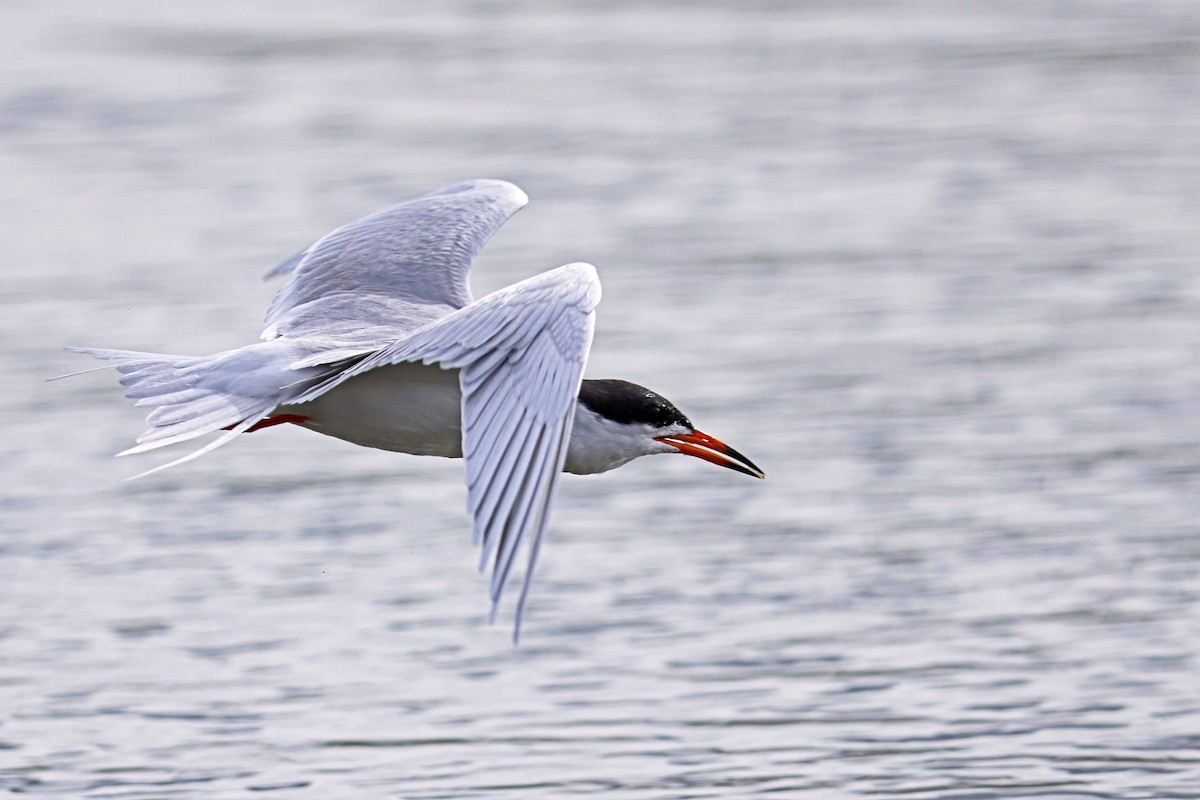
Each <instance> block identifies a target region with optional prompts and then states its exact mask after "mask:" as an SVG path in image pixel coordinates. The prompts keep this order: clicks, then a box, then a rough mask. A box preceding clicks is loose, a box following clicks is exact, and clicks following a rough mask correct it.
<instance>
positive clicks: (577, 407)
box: [68, 180, 764, 640]
mask: <svg viewBox="0 0 1200 800" xmlns="http://www.w3.org/2000/svg"><path fill="white" fill-rule="evenodd" d="M527 202H528V197H527V196H526V195H525V193H524V192H523V191H521V190H520V189H519V188H517V187H516V186H514V185H513V184H511V183H507V182H505V181H500V180H474V181H468V182H466V183H459V184H456V185H453V186H448V187H446V188H443V189H439V190H437V191H435V192H432V193H430V194H427V195H424V196H423V197H419V198H417V199H415V200H410V201H408V202H406V203H401V204H400V205H397V206H394V207H392V208H389V209H387V210H385V211H381V212H379V213H377V214H374V215H372V216H369V217H365V218H363V219H360V220H358V221H356V222H351V223H350V224H348V225H345V226H343V227H341V228H338V229H337V230H335V231H333V232H332V233H330V234H329V235H327V236H325V237H324V238H322V239H320V240H319V241H317V242H316V243H315V244H313V245H311V246H309V247H308V248H307V249H305V250H303V251H302V252H300V253H298V254H297V255H295V256H293V257H292V258H290V259H288V260H287V261H284V262H283V263H282V264H280V265H279V266H278V267H276V268H275V269H274V270H272V271H271V272H270V273H268V277H271V276H287V282H286V283H285V284H284V285H283V287H282V288H281V289H280V290H279V292H278V294H277V295H276V296H275V299H274V302H272V304H271V307H270V310H269V311H268V312H267V318H266V327H265V329H264V331H263V334H262V341H261V342H257V343H255V344H249V345H246V346H245V347H240V348H238V349H236V350H229V351H226V352H222V353H216V354H215V355H207V356H199V357H192V356H173V355H159V354H154V353H141V352H132V351H125V350H101V349H95V348H68V349H70V350H73V351H75V352H80V353H85V354H87V355H91V356H94V357H96V358H99V359H105V360H110V361H113V362H115V366H116V369H117V370H118V372H120V374H121V378H120V382H121V384H122V385H123V386H124V387H125V395H126V396H127V397H129V398H132V399H134V400H135V401H136V403H135V404H136V405H138V406H148V407H151V408H152V409H153V410H152V411H151V412H150V414H149V416H148V417H147V419H146V423H147V425H148V428H147V430H146V431H145V432H144V433H143V434H142V435H141V436H140V437H138V440H137V445H136V446H134V447H131V448H130V449H128V450H125V451H124V452H123V453H120V454H119V455H127V454H131V453H140V452H144V451H147V450H152V449H154V448H157V447H162V446H164V445H170V444H176V443H179V442H184V441H188V440H191V439H195V438H197V437H199V436H203V435H205V434H211V433H220V435H219V436H218V437H217V438H215V439H214V440H213V441H211V442H209V443H208V444H207V445H205V446H204V447H202V448H200V449H199V450H197V451H195V452H192V453H190V454H189V455H187V456H184V457H183V458H180V459H178V460H176V461H172V462H171V463H169V464H165V465H163V466H162V467H158V468H157V469H155V470H150V472H155V471H157V470H158V469H165V468H166V467H170V466H174V465H176V464H179V463H182V462H184V461H187V460H190V459H192V458H195V457H196V456H199V455H201V454H203V453H206V452H208V451H210V450H212V449H214V448H216V447H219V446H220V445H223V444H225V443H227V442H229V441H230V440H231V439H233V438H235V437H237V436H239V435H240V434H243V433H248V432H251V431H256V430H259V429H262V428H266V427H269V426H273V425H278V424H283V423H290V424H292V425H297V426H300V427H302V428H308V429H310V430H313V431H316V432H318V433H323V434H325V435H327V436H333V437H336V438H338V439H344V440H346V441H349V442H353V443H355V444H359V445H363V446H365V447H374V448H380V449H383V450H393V451H398V452H402V453H412V454H415V455H428V456H445V457H450V458H460V457H463V458H465V463H466V476H465V479H466V485H467V508H468V511H469V512H470V514H471V515H472V517H473V531H472V532H473V538H474V541H475V543H476V544H479V543H481V542H482V553H481V556H480V570H481V571H483V570H485V569H486V568H487V566H488V565H489V563H490V564H491V568H492V573H491V585H490V597H491V601H492V608H491V615H492V618H493V619H494V618H495V614H496V609H497V606H498V604H499V601H500V596H501V592H502V590H503V588H504V585H505V582H506V581H507V579H508V575H509V571H510V569H511V568H512V566H513V562H514V560H515V556H516V553H517V550H518V548H519V547H521V546H522V543H525V548H526V550H527V565H526V570H525V579H524V584H523V586H522V589H521V595H520V599H519V600H518V602H517V611H516V622H515V625H514V630H513V637H514V640H515V639H516V638H517V637H518V636H519V635H520V626H521V618H522V616H523V613H524V608H525V603H526V600H527V598H528V595H529V586H530V582H531V580H532V577H533V571H534V566H535V564H536V561H537V556H538V548H539V544H540V542H541V538H542V533H543V531H544V530H545V528H546V522H547V519H548V517H549V514H550V506H551V503H552V501H553V498H554V492H555V487H556V485H557V483H558V476H559V474H560V473H562V472H563V471H566V472H571V473H576V474H591V473H599V472H606V471H608V470H610V469H614V468H616V467H619V466H621V465H622V464H626V463H628V462H629V461H632V460H633V459H635V458H638V457H639V456H645V455H652V454H655V453H683V454H685V455H689V456H695V457H697V458H701V459H703V460H705V461H708V462H710V463H713V464H717V465H720V466H722V467H728V468H729V469H732V470H736V471H737V472H741V473H744V474H746V475H751V476H754V477H758V478H762V477H764V475H763V472H762V471H761V470H760V469H759V468H758V467H757V466H755V465H754V464H753V463H752V462H751V461H750V460H749V459H748V458H746V457H745V456H743V455H742V454H741V453H739V452H737V451H736V450H734V449H733V448H731V447H729V446H728V445H726V444H724V443H722V442H721V441H719V440H717V439H715V438H713V437H712V436H709V435H708V434H705V433H702V432H701V431H698V430H696V428H695V426H693V425H692V423H691V421H690V420H689V419H688V418H687V417H686V416H684V414H683V413H682V412H681V411H679V409H677V408H676V407H675V406H674V405H673V404H672V403H671V402H669V401H668V400H667V399H666V398H664V397H662V396H660V395H658V394H655V393H654V392H652V391H650V390H649V389H646V388H644V387H642V386H638V385H636V384H633V383H629V382H627V381H621V380H586V379H584V378H583V371H584V366H585V364H586V363H587V357H588V351H589V349H590V347H591V343H592V331H593V328H594V321H595V309H596V304H597V303H598V302H599V300H600V281H599V278H598V277H597V275H596V270H595V268H594V267H592V266H591V265H590V264H585V263H573V264H567V265H565V266H561V267H558V268H557V269H553V270H550V271H549V272H544V273H542V274H540V275H535V276H534V277H532V278H528V279H527V280H523V281H521V282H519V283H516V284H513V285H512V286H509V287H507V288H504V289H501V290H499V291H497V292H495V293H493V294H490V295H488V296H486V297H484V298H481V299H479V300H473V299H472V297H471V292H470V289H469V288H468V285H467V278H468V273H469V271H470V267H471V263H472V261H473V260H474V258H475V255H476V254H477V253H478V252H479V250H480V248H482V247H483V245H484V244H485V243H486V242H487V240H488V239H489V238H491V236H492V234H493V233H495V232H496V230H497V229H498V228H499V227H500V226H501V225H502V224H504V222H505V221H506V220H507V219H508V218H509V217H510V216H512V214H514V213H515V212H516V211H517V210H518V209H520V208H521V207H523V206H524V205H525V204H526V203H527ZM76 374H78V373H76ZM143 474H148V473H143Z"/></svg>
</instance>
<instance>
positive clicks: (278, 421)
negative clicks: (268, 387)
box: [225, 414, 308, 433]
mask: <svg viewBox="0 0 1200 800" xmlns="http://www.w3.org/2000/svg"><path fill="white" fill-rule="evenodd" d="M285 422H291V423H292V424H294V425H303V424H304V423H306V422H308V417H302V416H300V415H299V414H276V415H275V416H273V417H267V418H266V419H264V420H261V421H260V422H256V423H254V424H253V425H251V426H250V427H249V428H246V433H254V431H261V430H262V429H263V428H270V427H271V426H272V425H282V424H283V423H285ZM233 427H234V426H232V425H227V426H226V427H225V430H227V431H228V430H233Z"/></svg>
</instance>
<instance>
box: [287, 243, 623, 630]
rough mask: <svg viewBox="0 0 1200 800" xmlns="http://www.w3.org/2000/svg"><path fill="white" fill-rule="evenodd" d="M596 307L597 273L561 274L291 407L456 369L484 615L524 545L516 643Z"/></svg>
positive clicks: (349, 373)
mask: <svg viewBox="0 0 1200 800" xmlns="http://www.w3.org/2000/svg"><path fill="white" fill-rule="evenodd" d="M599 301H600V280H599V278H598V277H597V276H596V270H595V268H594V267H592V266H591V265H590V264H568V265H566V266H563V267H559V268H558V269H555V270H551V271H549V272H545V273H542V274H541V275H536V276H534V277H532V278H529V279H528V280H525V281H521V282H520V283H516V284H513V285H512V286H509V287H508V288H506V289H501V290H500V291H498V292H495V293H494V294H490V295H488V296H487V297H485V298H483V299H481V300H479V301H478V302H476V303H473V304H472V305H470V306H467V307H466V308H463V309H460V310H458V311H455V312H454V313H452V314H449V315H448V316H446V317H443V318H441V319H439V320H437V321H435V322H433V323H431V324H429V325H426V326H425V327H423V328H421V329H419V330H417V331H414V332H413V333H412V334H410V335H408V336H406V337H404V338H403V339H401V340H400V341H398V342H396V343H395V344H393V345H390V346H388V347H386V348H384V349H382V350H380V351H379V352H377V353H375V354H373V355H371V356H368V357H367V358H365V359H364V360H362V361H361V362H359V363H357V364H355V365H354V366H351V367H349V368H348V369H346V370H345V371H344V372H342V373H341V374H339V375H338V376H337V377H335V378H332V379H330V380H328V381H326V382H325V383H323V384H320V385H318V386H317V387H315V388H313V389H310V390H309V391H308V392H306V393H305V394H303V395H301V396H300V397H299V398H297V399H296V400H294V401H292V402H294V403H303V402H306V401H308V400H312V399H314V398H316V397H318V396H320V395H321V394H324V393H325V392H327V391H329V390H330V389H331V388H333V387H334V386H337V385H339V384H341V383H342V382H344V381H346V380H348V379H350V378H352V377H354V376H355V375H359V374H362V373H363V372H366V371H368V370H371V369H374V368H376V367H381V366H384V365H387V364H398V363H401V362H421V363H424V364H438V365H440V366H441V367H443V368H445V369H458V370H459V383H460V385H461V387H462V421H463V455H464V457H465V459H466V483H467V506H468V510H469V511H470V513H471V515H472V516H473V517H474V528H473V533H474V539H475V541H476V542H477V543H478V542H482V543H483V552H482V554H481V557H480V569H481V570H482V569H484V568H486V566H487V564H488V562H489V561H491V563H492V578H491V592H490V594H491V598H492V615H493V617H494V616H495V613H496V606H497V604H498V603H499V601H500V595H501V592H502V591H503V588H504V584H505V581H506V580H507V578H508V574H509V571H510V569H511V568H512V565H513V560H514V556H515V554H516V551H517V548H518V546H519V545H520V544H521V542H522V541H526V540H527V541H528V542H529V545H528V553H529V555H528V565H527V567H526V570H525V582H524V586H523V587H522V590H521V598H520V600H519V602H518V604H517V618H516V628H515V630H514V633H513V635H514V638H515V637H516V636H517V635H519V633H520V625H521V616H522V614H523V611H524V608H525V601H526V598H527V596H528V592H529V585H530V581H531V579H532V577H533V568H534V565H535V563H536V562H537V555H538V547H539V544H540V542H541V537H542V531H543V530H544V529H545V527H546V520H547V517H548V516H549V513H550V505H551V501H552V499H553V495H554V489H555V486H556V485H557V484H558V476H559V474H560V473H561V472H562V468H563V462H564V460H565V459H566V454H567V445H568V443H569V441H570V437H571V426H572V424H573V423H574V421H575V399H576V397H578V395H579V386H580V383H581V381H582V379H583V368H584V365H585V363H586V362H587V355H588V350H589V348H590V347H591V343H592V330H593V323H594V318H595V317H594V310H595V308H596V304H597V303H598V302H599Z"/></svg>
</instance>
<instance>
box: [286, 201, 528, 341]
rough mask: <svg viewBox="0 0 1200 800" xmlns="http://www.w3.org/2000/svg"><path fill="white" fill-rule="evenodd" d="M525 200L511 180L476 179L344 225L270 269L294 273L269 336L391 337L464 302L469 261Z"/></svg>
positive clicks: (467, 292) (467, 294)
mask: <svg viewBox="0 0 1200 800" xmlns="http://www.w3.org/2000/svg"><path fill="white" fill-rule="evenodd" d="M528 201H529V198H528V197H527V196H526V195H525V193H524V192H522V191H521V190H520V189H518V188H517V187H516V186H514V185H513V184H511V183H507V182H505V181H498V180H486V179H480V180H473V181H467V182H466V183H460V184H455V185H454V186H447V187H445V188H443V189H439V190H437V191H435V192H432V193H430V194H427V195H425V196H423V197H418V198H417V199H415V200H410V201H408V202H406V203H401V204H400V205H397V206H393V207H392V208H389V209H387V210H385V211H381V212H379V213H377V214H373V215H371V216H369V217H364V218H363V219H360V220H357V221H355V222H351V223H350V224H348V225H344V226H342V227H341V228H338V229H337V230H335V231H333V232H332V233H330V234H328V235H327V236H325V237H324V238H322V239H320V240H319V241H317V242H316V243H315V244H313V245H311V246H310V247H309V248H308V249H306V250H304V251H303V252H301V253H298V254H297V255H295V256H293V257H292V258H289V259H288V260H287V261H285V262H283V263H282V264H280V265H279V266H278V267H276V268H275V269H274V270H272V271H271V272H270V273H268V277H271V276H274V275H281V274H286V275H288V276H289V277H288V281H287V283H285V284H284V285H283V287H282V288H281V289H280V290H279V293H278V294H277V295H276V296H275V300H274V302H272V304H271V308H270V309H269V310H268V312H267V318H266V322H265V326H266V327H265V328H264V330H263V338H264V339H273V338H276V337H279V336H288V337H292V338H299V337H312V336H321V337H332V338H341V339H349V340H354V341H363V340H366V339H371V338H374V339H376V340H377V341H378V342H380V343H386V342H391V341H394V340H395V339H396V338H398V337H399V335H400V334H403V333H407V332H410V331H412V330H415V329H416V328H418V327H420V326H421V325H423V324H426V323H428V322H430V321H431V320H434V319H437V318H439V317H442V316H445V315H446V314H448V313H450V312H451V311H454V310H455V309H458V308H463V307H464V306H466V305H468V304H469V303H470V302H471V291H470V287H469V286H468V283H467V277H468V273H469V272H470V269H471V262H472V261H474V259H475V256H476V254H477V253H478V252H479V250H480V249H481V248H482V247H483V246H484V244H485V243H486V242H487V241H488V239H490V238H491V237H492V234H494V233H495V232H496V230H497V229H499V228H500V226H501V225H503V224H504V222H505V221H506V220H507V219H508V218H509V217H511V216H512V215H513V214H514V213H516V211H517V210H519V209H520V208H521V207H523V206H524V205H525V204H526V203H527V202H528Z"/></svg>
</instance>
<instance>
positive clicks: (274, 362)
mask: <svg viewBox="0 0 1200 800" xmlns="http://www.w3.org/2000/svg"><path fill="white" fill-rule="evenodd" d="M67 349H68V350H70V351H71V352H75V353H83V354H85V355H89V356H92V357H93V358H99V359H103V360H105V361H115V362H117V363H116V364H115V365H114V366H115V367H116V369H117V371H118V372H119V373H121V385H122V386H124V387H125V396H126V397H129V398H131V399H133V400H134V401H135V405H139V406H149V407H152V408H153V409H154V410H153V411H151V412H150V414H149V415H148V416H147V417H146V424H147V426H148V427H147V428H146V430H145V432H144V433H142V435H141V436H139V437H138V438H137V444H136V445H134V446H133V447H131V448H129V449H128V450H124V451H122V452H120V453H118V454H117V455H119V456H125V455H132V454H134V453H143V452H145V451H147V450H153V449H155V448H157V447H164V446H166V445H170V444H176V443H179V442H186V441H189V440H191V439H195V438H197V437H199V436H203V435H205V434H207V433H213V432H215V431H221V430H224V431H226V433H225V434H224V435H222V436H220V437H218V438H217V439H214V440H213V441H212V442H209V443H208V444H207V445H205V446H204V447H202V448H200V449H199V450H197V451H195V452H193V453H189V454H188V455H186V456H184V457H183V458H180V459H177V460H175V461H172V462H170V463H169V464H164V465H163V466H161V467H156V468H155V469H152V470H149V471H148V472H144V473H142V474H141V475H149V474H150V473H151V472H157V471H159V470H162V469H166V468H168V467H173V466H175V465H176V464H182V463H183V462H185V461H190V460H191V459H193V458H196V457H198V456H201V455H203V454H204V453H207V452H209V451H210V450H213V449H216V448H217V447H220V446H221V445H223V444H225V443H226V442H228V441H230V440H231V439H233V438H234V437H235V436H237V435H238V434H240V433H244V432H245V431H246V430H248V429H249V428H251V427H252V426H254V424H255V423H258V422H261V421H262V420H264V419H266V418H267V417H268V416H270V414H271V412H272V411H274V410H275V409H276V408H277V407H279V406H280V405H282V404H284V403H287V402H288V401H290V400H292V399H294V398H296V397H297V396H298V395H300V394H302V393H303V392H304V390H305V389H307V388H308V387H310V386H312V385H313V384H314V383H316V382H319V381H321V380H323V379H325V378H327V377H329V376H330V374H331V373H332V372H335V371H336V368H333V367H330V366H327V365H326V366H321V367H305V368H302V369H293V368H292V365H293V364H294V362H295V361H296V359H297V358H299V357H302V356H304V355H307V353H302V352H297V349H296V347H295V345H294V344H293V343H290V342H287V341H286V340H281V339H276V340H273V341H269V342H262V343H259V344H253V345H249V346H247V347H242V348H239V349H237V350H229V351H226V352H224V353H216V354H215V355H210V356H171V355H159V354H156V353H138V352H132V351H128V350H101V349H95V348H89V347H69V348H67ZM76 374H78V373H76ZM63 377H67V376H63ZM141 475H138V476H135V477H141Z"/></svg>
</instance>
